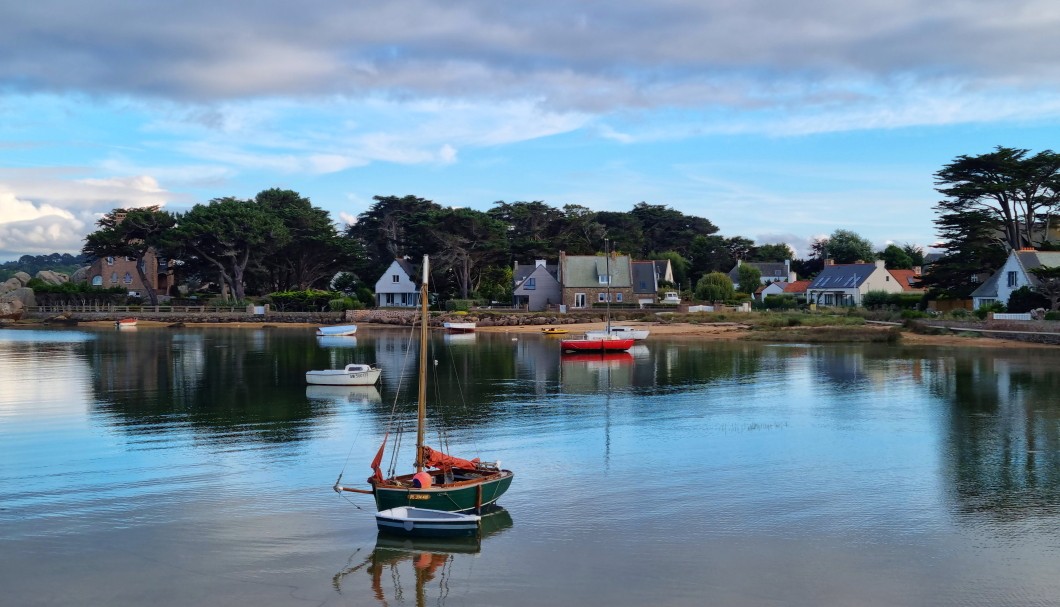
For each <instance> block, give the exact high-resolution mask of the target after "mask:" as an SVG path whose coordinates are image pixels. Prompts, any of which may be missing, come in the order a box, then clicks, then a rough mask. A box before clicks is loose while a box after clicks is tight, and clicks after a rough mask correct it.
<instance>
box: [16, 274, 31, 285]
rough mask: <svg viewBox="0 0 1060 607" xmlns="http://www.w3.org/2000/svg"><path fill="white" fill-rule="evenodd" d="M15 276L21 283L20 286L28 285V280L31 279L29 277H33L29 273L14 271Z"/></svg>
mask: <svg viewBox="0 0 1060 607" xmlns="http://www.w3.org/2000/svg"><path fill="white" fill-rule="evenodd" d="M15 278H17V279H18V281H19V282H20V283H22V286H23V287H24V286H26V285H28V284H29V281H30V280H31V279H32V278H33V277H32V276H30V275H29V274H26V273H25V272H15Z"/></svg>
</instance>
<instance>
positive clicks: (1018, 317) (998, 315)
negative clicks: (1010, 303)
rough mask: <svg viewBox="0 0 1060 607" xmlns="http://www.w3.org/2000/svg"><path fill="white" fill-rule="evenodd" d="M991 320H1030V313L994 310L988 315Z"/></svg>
mask: <svg viewBox="0 0 1060 607" xmlns="http://www.w3.org/2000/svg"><path fill="white" fill-rule="evenodd" d="M990 319H991V320H1031V313H1030V312H1024V313H1023V314H1002V313H1000V312H994V313H993V314H991V315H990Z"/></svg>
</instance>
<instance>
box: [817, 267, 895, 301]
mask: <svg viewBox="0 0 1060 607" xmlns="http://www.w3.org/2000/svg"><path fill="white" fill-rule="evenodd" d="M869 291H884V292H887V293H901V292H902V291H903V289H902V285H900V284H899V283H898V281H897V280H895V279H894V277H893V276H891V273H890V272H888V271H887V268H886V267H884V262H883V260H882V259H878V260H876V262H875V263H848V264H833V263H832V262H831V260H828V261H826V262H825V266H824V269H823V270H821V273H820V274H818V275H817V278H815V279H813V282H811V283H810V285H809V286H808V287H806V301H807V302H809V303H812V304H818V305H822V306H860V305H861V298H862V297H864V295H865V294H866V293H868V292H869Z"/></svg>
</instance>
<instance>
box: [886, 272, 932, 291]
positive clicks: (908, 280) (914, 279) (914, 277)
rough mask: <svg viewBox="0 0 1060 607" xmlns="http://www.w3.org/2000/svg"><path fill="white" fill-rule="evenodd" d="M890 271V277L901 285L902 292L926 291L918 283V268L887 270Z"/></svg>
mask: <svg viewBox="0 0 1060 607" xmlns="http://www.w3.org/2000/svg"><path fill="white" fill-rule="evenodd" d="M887 271H888V272H890V274H891V277H892V278H894V279H895V280H896V281H897V282H898V284H899V285H901V286H902V292H904V293H923V292H924V291H926V289H924V287H922V286H921V284H920V269H919V268H913V269H912V270H887Z"/></svg>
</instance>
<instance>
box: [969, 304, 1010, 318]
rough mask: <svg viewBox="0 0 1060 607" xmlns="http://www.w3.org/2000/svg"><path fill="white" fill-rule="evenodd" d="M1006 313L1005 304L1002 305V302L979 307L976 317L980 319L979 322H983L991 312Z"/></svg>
mask: <svg viewBox="0 0 1060 607" xmlns="http://www.w3.org/2000/svg"><path fill="white" fill-rule="evenodd" d="M1004 311H1005V304H1003V303H1001V302H1000V301H995V302H994V303H991V304H987V305H985V306H979V307H978V308H976V310H975V315H976V316H977V317H978V318H979V320H983V319H984V318H986V316H987V314H989V313H991V312H1004Z"/></svg>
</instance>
